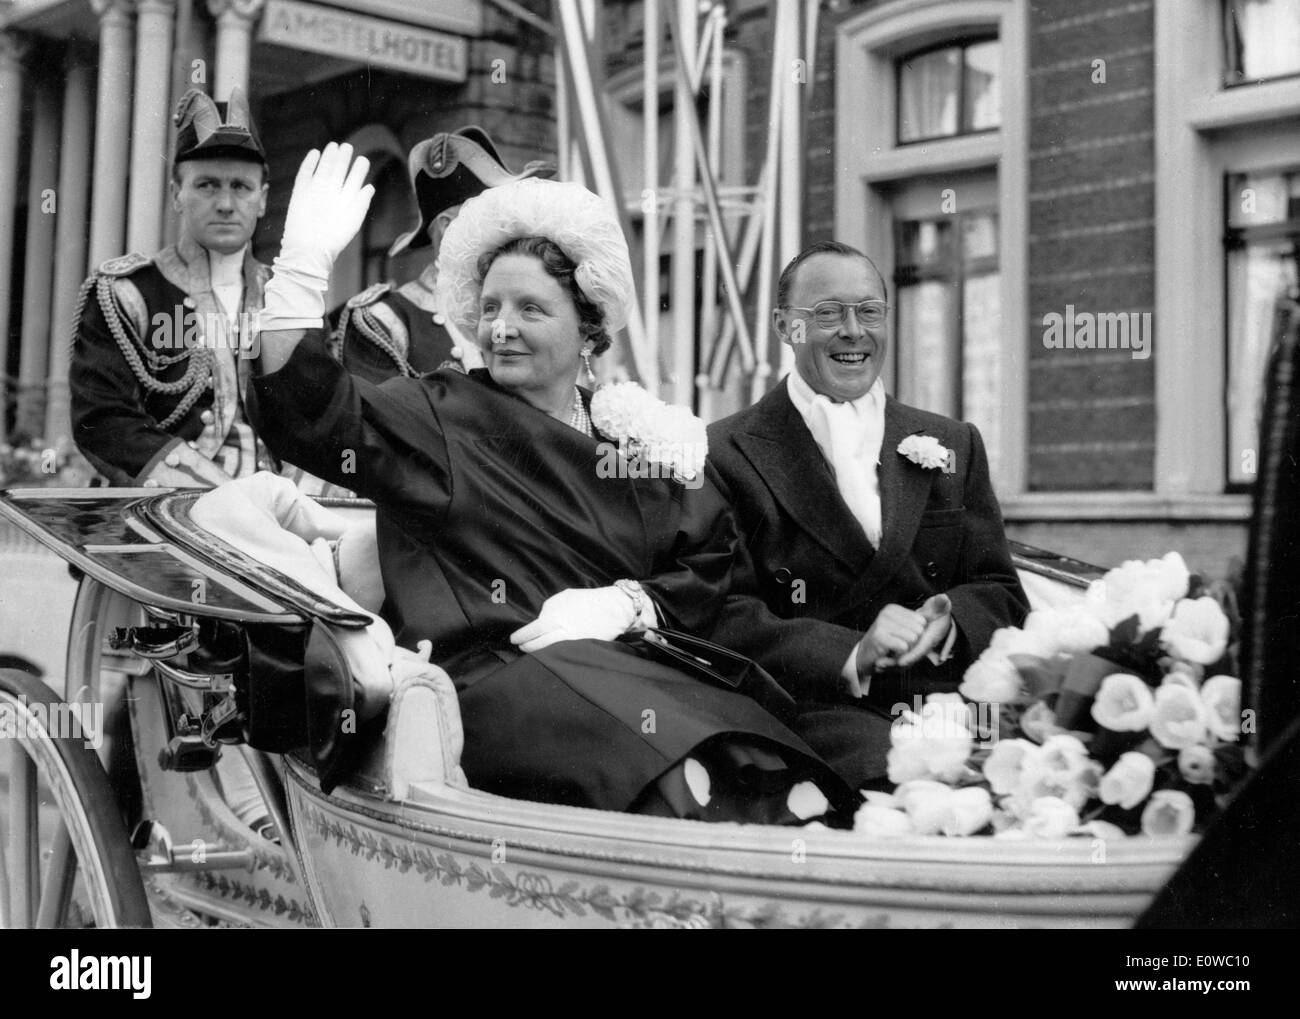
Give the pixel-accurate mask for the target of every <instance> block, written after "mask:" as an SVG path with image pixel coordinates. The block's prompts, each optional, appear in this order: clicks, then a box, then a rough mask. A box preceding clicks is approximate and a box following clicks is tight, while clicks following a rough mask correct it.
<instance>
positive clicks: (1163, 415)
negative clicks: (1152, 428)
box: [1154, 0, 1300, 519]
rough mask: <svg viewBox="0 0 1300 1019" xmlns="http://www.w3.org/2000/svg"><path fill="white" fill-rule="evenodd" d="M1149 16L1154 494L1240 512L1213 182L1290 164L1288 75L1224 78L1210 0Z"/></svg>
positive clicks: (1292, 108)
mask: <svg viewBox="0 0 1300 1019" xmlns="http://www.w3.org/2000/svg"><path fill="white" fill-rule="evenodd" d="M1154 20H1155V52H1156V56H1157V59H1156V61H1155V152H1156V167H1155V179H1156V181H1157V185H1156V190H1155V214H1156V230H1155V264H1156V301H1155V316H1154V321H1155V326H1156V335H1155V342H1154V348H1155V355H1154V360H1155V375H1156V380H1155V381H1156V407H1157V410H1158V413H1157V415H1156V457H1155V493H1154V496H1155V497H1157V498H1160V499H1162V500H1175V506H1176V507H1179V515H1184V516H1193V515H1198V511H1200V515H1203V512H1204V510H1205V509H1206V508H1207V507H1221V508H1222V509H1224V510H1225V511H1226V512H1229V513H1230V514H1231V515H1233V516H1234V517H1235V518H1237V519H1246V518H1248V517H1249V514H1250V500H1249V496H1247V495H1245V494H1242V493H1240V492H1239V491H1233V490H1232V489H1230V488H1229V486H1228V483H1227V479H1228V471H1227V457H1228V455H1229V451H1228V449H1227V445H1228V417H1227V404H1226V401H1227V382H1228V379H1227V374H1226V365H1227V350H1228V335H1227V258H1226V249H1225V247H1224V243H1223V241H1224V231H1225V227H1226V223H1227V216H1226V209H1225V205H1224V203H1225V194H1224V189H1225V186H1226V184H1225V181H1226V175H1227V174H1228V173H1257V172H1264V171H1267V170H1269V169H1272V168H1276V167H1277V166H1278V165H1280V164H1287V165H1290V164H1296V163H1300V131H1296V130H1292V129H1291V125H1295V126H1296V127H1300V77H1296V76H1291V77H1286V78H1276V79H1271V80H1268V81H1264V82H1259V83H1249V84H1246V85H1236V86H1228V85H1226V84H1225V73H1224V71H1225V66H1226V65H1225V58H1226V48H1225V43H1224V38H1223V18H1222V6H1221V4H1218V3H1198V4H1188V3H1185V2H1183V0H1154ZM1169 53H1177V54H1179V58H1178V59H1177V60H1163V59H1159V57H1160V56H1161V55H1162V54H1169ZM1189 209H1194V210H1198V212H1199V214H1198V215H1188V210H1189ZM1191 295H1196V297H1197V299H1196V300H1195V301H1193V300H1191V299H1190V297H1191ZM1215 349H1217V350H1218V351H1219V352H1220V356H1217V357H1208V358H1207V357H1206V356H1205V352H1206V351H1207V350H1215Z"/></svg>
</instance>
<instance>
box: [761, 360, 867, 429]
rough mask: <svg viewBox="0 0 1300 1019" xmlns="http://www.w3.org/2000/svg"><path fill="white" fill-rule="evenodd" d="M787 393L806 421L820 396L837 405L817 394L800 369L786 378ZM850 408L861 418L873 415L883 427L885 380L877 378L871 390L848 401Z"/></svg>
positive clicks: (826, 398)
mask: <svg viewBox="0 0 1300 1019" xmlns="http://www.w3.org/2000/svg"><path fill="white" fill-rule="evenodd" d="M786 391H787V392H788V393H789V394H790V402H791V403H793V404H794V406H795V410H797V411H798V412H799V413H800V415H802V416H803V418H804V419H805V420H806V419H807V417H808V412H809V411H810V410H811V409H812V405H813V401H814V400H816V399H817V398H818V397H819V396H820V397H821V398H822V399H823V400H826V401H827V402H828V403H831V404H835V403H836V401H834V400H831V399H830V397H828V396H822V394H820V393H818V392H816V391H815V390H814V389H813V387H812V386H810V385H809V384H808V382H807V380H805V379H804V377H803V376H802V375H800V374H799V369H798V368H795V369H794V370H793V371H792V372H790V374H789V375H787V376H786ZM847 404H848V406H850V407H852V408H853V409H854V411H856V412H857V414H858V415H859V417H862V416H865V415H871V417H872V418H874V419H877V420H879V422H881V424H882V425H883V422H884V414H885V382H884V379H882V378H880V377H877V378H876V381H875V382H873V383H872V384H871V388H870V389H868V390H867V391H866V392H865V393H863V394H862V395H861V396H859V397H858V398H857V399H856V400H850V401H847Z"/></svg>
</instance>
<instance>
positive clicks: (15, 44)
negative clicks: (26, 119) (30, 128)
mask: <svg viewBox="0 0 1300 1019" xmlns="http://www.w3.org/2000/svg"><path fill="white" fill-rule="evenodd" d="M27 49H28V44H27V40H25V39H24V38H23V37H22V36H20V35H17V34H15V33H13V32H0V441H3V440H4V437H5V426H4V423H5V406H6V394H7V392H8V389H9V376H8V374H7V371H6V366H7V365H8V363H9V302H10V299H11V298H12V296H13V268H14V260H13V252H14V220H15V217H14V214H13V213H12V212H10V210H11V209H17V208H18V146H19V142H20V141H21V139H20V137H19V135H20V133H21V131H22V115H23V57H24V56H26V54H27Z"/></svg>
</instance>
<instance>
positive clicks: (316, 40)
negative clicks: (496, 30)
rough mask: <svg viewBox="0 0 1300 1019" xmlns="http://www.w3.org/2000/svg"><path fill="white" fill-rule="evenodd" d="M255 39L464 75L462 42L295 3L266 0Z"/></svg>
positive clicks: (411, 70) (399, 67)
mask: <svg viewBox="0 0 1300 1019" xmlns="http://www.w3.org/2000/svg"><path fill="white" fill-rule="evenodd" d="M257 37H258V39H259V41H261V42H271V43H276V44H278V45H280V46H289V47H291V48H293V49H298V50H307V51H308V52H311V53H324V54H327V55H329V56H333V57H341V58H343V59H344V60H356V61H360V62H362V63H367V64H372V65H374V66H376V67H389V68H392V69H393V70H394V71H405V72H406V73H407V74H418V75H421V76H422V77H425V78H438V79H440V80H442V81H464V80H465V78H466V75H467V71H466V63H467V48H466V43H465V40H464V39H462V38H459V37H458V36H454V35H446V34H444V33H442V32H434V31H431V30H429V29H427V28H415V27H414V26H411V25H404V24H402V23H401V22H398V21H387V20H385V19H383V18H370V17H366V16H365V15H361V14H350V13H348V12H346V11H340V10H335V9H333V8H330V7H321V6H319V5H317V4H305V3H298V2H297V0H268V3H267V5H266V11H265V12H264V13H263V15H262V23H261V27H260V28H259V30H258V36H257Z"/></svg>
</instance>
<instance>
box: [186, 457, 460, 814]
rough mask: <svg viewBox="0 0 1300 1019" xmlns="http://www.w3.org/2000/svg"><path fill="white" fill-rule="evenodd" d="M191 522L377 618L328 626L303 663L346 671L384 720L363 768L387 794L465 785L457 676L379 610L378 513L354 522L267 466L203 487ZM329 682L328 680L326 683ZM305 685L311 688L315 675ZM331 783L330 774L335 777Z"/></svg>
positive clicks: (372, 712)
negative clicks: (402, 641) (398, 632)
mask: <svg viewBox="0 0 1300 1019" xmlns="http://www.w3.org/2000/svg"><path fill="white" fill-rule="evenodd" d="M189 514H190V518H191V520H192V521H193V522H194V523H195V524H197V525H199V526H200V527H202V528H203V530H205V531H207V532H208V533H209V534H211V535H214V536H216V537H217V538H220V539H221V540H222V541H224V542H225V543H227V544H228V545H231V546H233V547H234V548H235V549H237V550H238V551H239V552H241V553H243V554H244V555H246V556H248V557H250V558H252V559H255V560H257V561H258V562H260V563H262V564H263V565H265V566H269V567H271V568H273V569H275V570H277V571H278V572H280V573H282V574H284V575H285V576H287V577H289V578H291V579H292V580H294V581H297V582H298V583H299V584H302V585H304V586H306V587H307V588H309V589H310V590H311V591H313V592H314V593H316V594H318V595H320V596H322V597H324V598H326V599H328V600H329V601H331V602H333V603H335V604H337V605H339V606H342V607H344V608H346V609H349V610H360V611H362V612H364V613H365V614H367V615H369V616H370V618H371V622H370V624H369V625H367V626H365V627H364V628H361V629H343V628H341V627H325V628H324V632H322V633H315V634H313V636H312V638H311V640H310V641H309V644H308V649H307V653H306V662H305V665H304V667H305V669H306V670H307V671H308V673H310V672H311V671H312V670H313V669H315V670H323V669H331V668H332V669H334V670H335V672H336V675H337V674H338V673H339V672H343V673H344V674H345V677H346V678H349V679H350V680H351V685H352V686H353V688H354V690H356V691H357V701H356V703H357V712H356V714H357V721H358V722H360V723H363V724H364V723H367V722H372V723H373V725H371V726H369V727H368V728H369V729H371V730H373V729H375V728H376V727H377V726H378V725H379V724H380V722H381V719H382V716H383V714H384V712H385V711H387V718H386V720H383V724H384V730H383V738H382V739H381V740H378V741H375V743H374V745H372V746H368V747H365V748H363V752H362V754H361V755H360V762H359V764H358V770H360V771H361V772H364V773H365V776H364V777H365V778H366V779H367V780H368V781H369V782H370V783H371V784H377V785H379V786H380V787H382V789H383V790H384V792H385V793H386V794H387V795H390V796H393V797H394V798H398V799H400V798H403V797H404V796H405V795H406V792H407V790H409V787H410V785H411V783H412V782H416V781H419V782H445V783H448V784H451V785H456V786H461V787H465V786H466V785H467V783H466V781H465V775H464V772H463V771H462V770H461V768H460V754H461V749H462V747H463V745H464V737H463V733H462V729H461V722H460V710H459V707H458V704H457V701H456V692H455V689H454V687H453V686H452V683H451V679H450V677H449V676H448V675H447V673H446V672H445V671H444V670H443V669H442V668H440V667H439V666H437V665H435V664H433V663H431V662H430V661H429V655H430V652H431V650H432V645H431V644H430V643H429V642H428V641H422V642H421V644H420V649H419V651H418V652H417V651H411V650H409V649H407V648H402V647H398V646H397V644H396V642H395V641H394V639H393V634H392V630H391V629H390V628H389V626H388V624H387V623H386V622H384V620H383V619H381V618H380V617H379V616H378V614H377V612H378V609H379V608H380V606H381V605H382V603H383V600H384V595H383V582H382V579H381V576H380V572H379V552H378V546H377V542H376V536H375V526H374V519H373V516H371V517H370V518H368V519H367V520H366V521H364V522H362V523H357V524H349V523H348V522H347V521H346V520H344V519H343V517H341V516H340V515H339V514H337V513H334V512H332V511H331V510H329V509H326V508H325V507H322V506H320V505H318V504H317V503H316V502H314V501H313V500H311V499H310V498H307V497H306V496H305V495H303V494H302V493H301V492H300V491H299V490H298V489H297V488H296V487H295V486H294V485H293V483H292V482H290V481H289V480H288V479H286V478H283V477H279V476H277V475H273V474H268V473H264V472H263V473H258V474H255V475H252V476H251V477H247V478H241V479H238V480H236V481H232V482H228V483H226V484H224V485H222V486H221V487H219V488H216V489H213V490H211V491H208V492H205V493H204V494H203V495H202V496H200V497H199V498H197V499H196V500H195V501H194V502H193V504H192V506H191V507H190V510H189ZM328 685H329V684H321V686H328ZM308 686H309V687H311V686H312V682H311V679H310V676H309V678H308ZM332 784H333V783H332V782H331V785H332Z"/></svg>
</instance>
